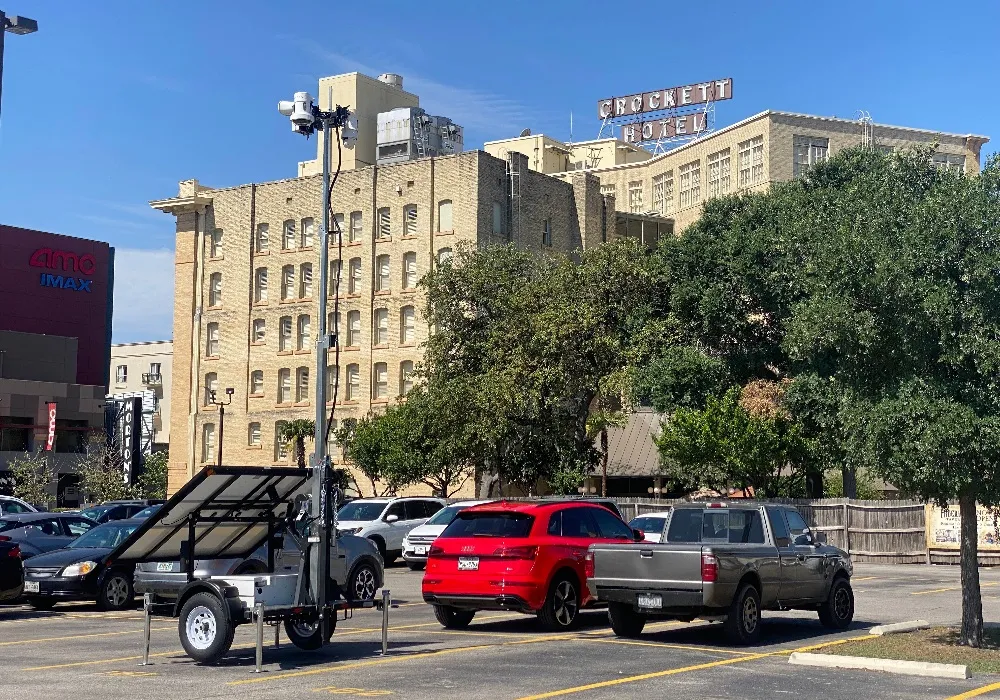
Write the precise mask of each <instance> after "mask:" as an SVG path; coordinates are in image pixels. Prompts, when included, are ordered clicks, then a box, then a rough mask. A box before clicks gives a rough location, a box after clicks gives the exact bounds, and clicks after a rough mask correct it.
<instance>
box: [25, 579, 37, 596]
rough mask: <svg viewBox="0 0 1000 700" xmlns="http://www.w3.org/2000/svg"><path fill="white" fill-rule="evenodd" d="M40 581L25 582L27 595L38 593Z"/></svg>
mask: <svg viewBox="0 0 1000 700" xmlns="http://www.w3.org/2000/svg"><path fill="white" fill-rule="evenodd" d="M38 591H39V588H38V581H25V582H24V592H25V593H38Z"/></svg>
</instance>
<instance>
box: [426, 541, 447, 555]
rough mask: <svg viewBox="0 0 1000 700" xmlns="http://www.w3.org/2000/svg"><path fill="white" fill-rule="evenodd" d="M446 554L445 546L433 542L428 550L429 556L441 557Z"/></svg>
mask: <svg viewBox="0 0 1000 700" xmlns="http://www.w3.org/2000/svg"><path fill="white" fill-rule="evenodd" d="M442 554H444V548H443V547H441V546H440V545H436V544H432V545H431V548H430V550H429V551H428V552H427V556H429V557H439V556H441V555H442Z"/></svg>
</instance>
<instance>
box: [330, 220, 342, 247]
mask: <svg viewBox="0 0 1000 700" xmlns="http://www.w3.org/2000/svg"><path fill="white" fill-rule="evenodd" d="M343 235H344V215H343V214H334V215H333V225H332V226H331V227H330V245H337V243H338V242H339V241H340V240H343ZM333 236H341V238H340V239H336V238H334V237H333Z"/></svg>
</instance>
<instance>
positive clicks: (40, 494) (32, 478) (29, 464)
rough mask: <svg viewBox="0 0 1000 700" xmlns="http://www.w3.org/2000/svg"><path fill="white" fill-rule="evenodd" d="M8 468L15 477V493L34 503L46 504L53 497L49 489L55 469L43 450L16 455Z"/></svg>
mask: <svg viewBox="0 0 1000 700" xmlns="http://www.w3.org/2000/svg"><path fill="white" fill-rule="evenodd" d="M7 469H8V470H9V471H10V474H11V476H12V477H13V479H14V495H15V496H17V497H18V498H20V499H21V500H23V501H27V502H28V503H31V504H32V505H44V504H46V503H48V502H49V500H50V499H51V498H52V497H51V495H50V492H49V489H50V487H51V485H52V482H53V480H54V479H55V471H54V470H53V469H52V467H51V466H49V461H48V458H47V456H46V454H45V453H44V452H42V451H41V450H36V451H35V452H25V453H24V454H23V455H18V456H17V457H14V458H13V459H12V460H11V461H10V463H9V464H8V465H7Z"/></svg>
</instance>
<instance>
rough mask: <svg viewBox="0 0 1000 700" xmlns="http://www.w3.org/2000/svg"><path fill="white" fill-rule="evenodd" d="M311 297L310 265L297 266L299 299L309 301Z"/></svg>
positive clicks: (311, 276)
mask: <svg viewBox="0 0 1000 700" xmlns="http://www.w3.org/2000/svg"><path fill="white" fill-rule="evenodd" d="M312 295H313V266H312V263H302V265H301V266H299V299H311V298H312Z"/></svg>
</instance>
